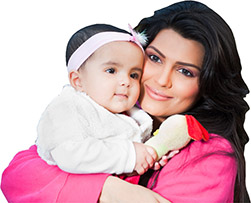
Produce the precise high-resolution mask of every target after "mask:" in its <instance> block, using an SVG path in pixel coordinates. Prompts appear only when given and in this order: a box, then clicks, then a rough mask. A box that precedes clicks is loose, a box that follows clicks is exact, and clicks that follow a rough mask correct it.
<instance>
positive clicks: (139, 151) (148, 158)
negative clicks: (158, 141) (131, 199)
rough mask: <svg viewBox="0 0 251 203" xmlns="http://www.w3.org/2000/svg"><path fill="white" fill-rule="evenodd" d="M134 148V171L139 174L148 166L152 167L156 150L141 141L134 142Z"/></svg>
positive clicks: (155, 157)
mask: <svg viewBox="0 0 251 203" xmlns="http://www.w3.org/2000/svg"><path fill="white" fill-rule="evenodd" d="M133 144H134V148H135V152H136V163H135V167H134V171H136V172H137V173H138V174H139V175H142V174H144V173H145V172H146V171H147V170H148V169H149V168H151V167H153V165H154V163H155V162H156V161H157V158H158V156H157V153H156V151H155V150H154V149H153V148H152V147H150V146H147V145H145V144H143V143H137V142H134V143H133Z"/></svg>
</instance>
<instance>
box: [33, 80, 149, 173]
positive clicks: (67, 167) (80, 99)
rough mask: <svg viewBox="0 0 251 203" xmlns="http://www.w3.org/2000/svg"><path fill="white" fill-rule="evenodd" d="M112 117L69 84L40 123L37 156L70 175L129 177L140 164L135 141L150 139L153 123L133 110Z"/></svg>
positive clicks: (143, 114)
mask: <svg viewBox="0 0 251 203" xmlns="http://www.w3.org/2000/svg"><path fill="white" fill-rule="evenodd" d="M128 114H129V115H130V117H129V116H126V115H124V114H113V113H111V112H110V111H108V110H107V109H105V108H104V107H102V106H100V105H99V104H97V103H96V102H94V101H93V100H92V99H91V98H90V97H89V96H87V95H86V94H85V93H83V92H77V91H76V90H75V89H74V88H72V87H71V86H69V85H67V86H65V87H64V88H63V90H62V92H61V94H60V95H59V96H57V97H56V98H55V99H54V100H53V101H52V102H51V103H50V104H49V105H48V107H47V108H46V110H45V112H44V113H43V114H42V116H41V119H40V121H39V124H38V128H37V131H38V138H37V140H36V145H37V146H38V154H39V155H40V157H41V158H42V159H43V160H45V161H46V162H47V163H48V164H51V165H58V167H59V168H61V169H62V170H64V171H67V172H71V173H116V174H121V173H130V172H132V171H133V169H134V166H135V161H136V154H135V149H134V146H133V143H132V141H134V142H142V141H145V140H146V139H148V138H149V136H150V133H151V130H152V119H151V118H150V116H148V115H147V114H146V113H145V112H144V111H142V110H140V109H138V108H136V107H134V108H132V109H131V110H130V111H129V112H128Z"/></svg>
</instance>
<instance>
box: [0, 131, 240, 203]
mask: <svg viewBox="0 0 251 203" xmlns="http://www.w3.org/2000/svg"><path fill="white" fill-rule="evenodd" d="M210 136H211V138H210V140H209V141H208V142H203V141H196V142H192V143H191V144H190V145H188V146H187V147H186V148H185V149H183V150H181V151H180V153H179V154H178V155H176V156H175V157H173V158H172V159H171V160H170V161H169V162H168V164H167V165H166V166H165V167H164V168H163V169H162V170H161V172H160V174H159V176H158V179H157V182H156V185H155V187H154V188H153V190H154V191H155V192H157V193H159V194H161V195H162V196H164V197H165V198H166V199H168V200H169V201H172V202H233V193H234V184H235V177H236V170H237V169H236V162H235V159H234V158H233V157H230V156H226V155H224V154H222V153H216V154H211V155H208V156H205V157H203V158H197V157H198V155H206V154H208V153H214V152H217V151H221V152H232V148H231V146H230V143H229V142H228V141H227V140H225V139H224V138H221V137H220V136H216V135H210ZM184 163H185V164H184ZM107 176H109V174H93V175H90V174H89V175H85V174H83V175H77V174H69V173H66V172H63V171H61V170H60V169H59V168H58V167H57V166H49V165H47V164H46V163H45V162H44V161H43V160H42V159H41V158H40V157H39V156H38V154H37V151H36V146H32V147H31V148H30V149H28V150H25V151H22V152H19V153H18V154H17V155H16V156H15V157H14V159H13V160H12V161H11V163H10V165H9V166H8V167H7V168H6V170H5V171H4V172H3V175H2V182H1V189H2V191H3V193H4V195H5V197H6V199H7V200H8V201H9V202H97V201H98V198H99V195H100V192H101V190H102V187H103V184H104V181H105V180H106V178H107ZM138 179H139V176H135V177H133V178H130V179H128V181H130V182H134V183H137V181H138ZM149 184H151V181H150V183H149Z"/></svg>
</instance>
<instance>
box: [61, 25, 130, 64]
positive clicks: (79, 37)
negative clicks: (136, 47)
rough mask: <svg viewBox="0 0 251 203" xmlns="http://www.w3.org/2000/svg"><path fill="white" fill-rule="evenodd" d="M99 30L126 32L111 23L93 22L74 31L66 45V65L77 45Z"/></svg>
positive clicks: (99, 31)
mask: <svg viewBox="0 0 251 203" xmlns="http://www.w3.org/2000/svg"><path fill="white" fill-rule="evenodd" d="M101 32H121V33H127V34H130V33H129V32H127V31H126V30H123V29H120V28H117V27H114V26H112V25H108V24H93V25H89V26H86V27H84V28H82V29H80V30H78V31H77V32H76V33H74V34H73V35H72V36H71V38H70V40H69V42H68V44H67V47H66V55H65V57H66V66H67V65H68V61H69V59H70V57H71V55H72V54H73V53H74V52H75V51H76V50H77V48H78V47H80V46H81V45H82V44H83V43H84V42H85V41H86V40H88V39H89V38H90V37H92V36H93V35H95V34H98V33H101Z"/></svg>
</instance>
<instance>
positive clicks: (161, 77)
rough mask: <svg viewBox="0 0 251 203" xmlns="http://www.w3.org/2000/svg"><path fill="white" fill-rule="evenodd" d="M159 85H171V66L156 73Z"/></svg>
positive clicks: (169, 86) (168, 86)
mask: <svg viewBox="0 0 251 203" xmlns="http://www.w3.org/2000/svg"><path fill="white" fill-rule="evenodd" d="M156 80H157V82H158V83H159V85H160V86H162V87H167V88H171V87H172V71H171V68H168V67H165V68H164V69H162V71H161V72H160V73H159V74H158V78H157V79H156Z"/></svg>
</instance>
